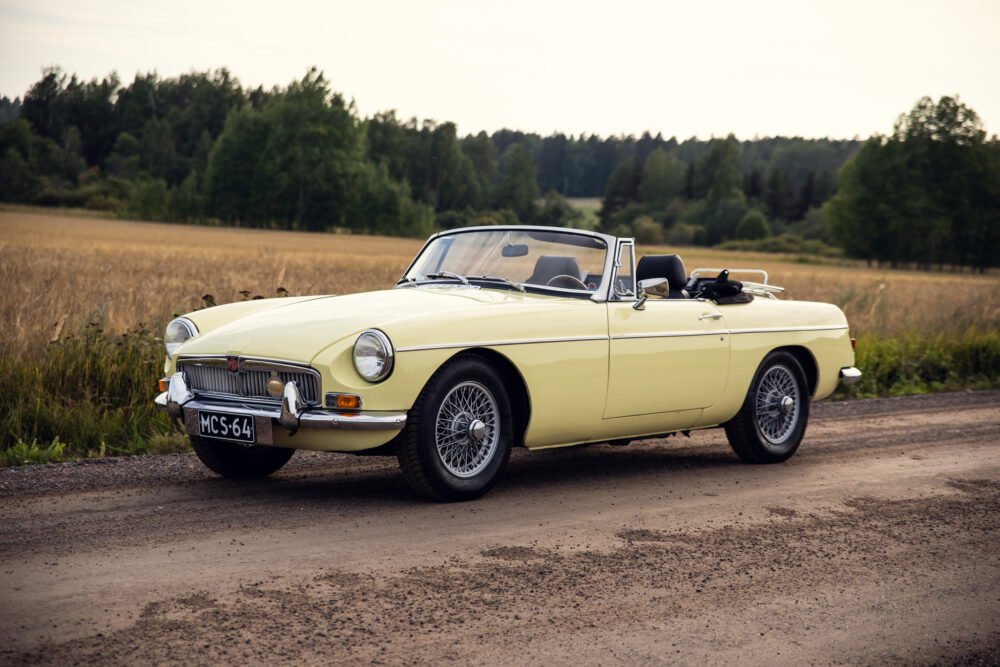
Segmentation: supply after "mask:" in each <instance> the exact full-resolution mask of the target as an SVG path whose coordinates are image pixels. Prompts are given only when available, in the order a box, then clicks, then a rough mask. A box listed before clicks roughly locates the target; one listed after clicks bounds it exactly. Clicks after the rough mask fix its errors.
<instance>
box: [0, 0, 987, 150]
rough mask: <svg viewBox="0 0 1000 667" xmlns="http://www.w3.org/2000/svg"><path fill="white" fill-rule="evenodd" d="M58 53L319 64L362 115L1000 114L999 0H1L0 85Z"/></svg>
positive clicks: (566, 120) (836, 122)
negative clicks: (964, 108)
mask: <svg viewBox="0 0 1000 667" xmlns="http://www.w3.org/2000/svg"><path fill="white" fill-rule="evenodd" d="M48 65H59V66H61V67H62V68H63V70H65V71H67V72H70V73H72V72H75V73H76V74H78V75H79V76H80V77H82V78H86V79H89V78H93V77H102V76H104V75H106V74H108V73H109V72H111V71H112V70H115V71H117V72H118V73H119V75H120V76H121V78H122V80H123V81H130V80H131V79H132V78H133V77H134V76H135V74H136V72H146V71H150V70H156V71H157V72H159V73H160V74H161V75H162V76H175V75H178V74H181V73H184V72H187V71H190V70H198V71H204V70H207V69H214V68H217V67H227V68H229V70H230V71H231V72H232V73H233V74H234V75H235V76H236V77H238V78H239V80H240V81H241V82H242V83H243V84H244V86H256V85H258V84H263V85H264V86H265V87H271V86H273V85H281V86H284V85H286V84H287V83H288V82H290V81H291V80H293V79H296V78H301V77H302V75H303V74H305V72H306V70H307V69H308V68H309V67H310V66H311V65H315V66H317V67H319V68H320V69H321V70H323V71H324V72H325V73H326V75H327V78H328V79H329V80H330V81H331V82H332V85H333V88H334V89H335V90H337V91H340V92H342V93H343V94H344V95H345V96H346V97H347V98H348V99H351V98H353V99H354V100H355V103H356V104H357V107H358V110H359V111H360V113H361V114H362V115H371V114H373V113H375V112H377V111H382V110H386V109H396V110H397V112H398V113H399V115H400V116H401V117H403V118H409V117H411V116H417V117H419V118H421V119H424V118H432V119H436V120H439V121H443V120H452V121H454V122H456V123H457V124H458V128H459V132H460V133H462V134H465V133H470V132H477V131H479V130H487V131H490V132H492V131H493V130H496V129H499V128H502V127H507V128H511V129H521V130H525V131H534V132H539V133H541V134H549V133H551V132H553V131H562V132H565V133H567V134H579V133H581V132H587V133H596V134H600V135H604V136H606V135H609V134H635V135H638V134H640V133H642V132H643V131H644V130H650V131H651V132H652V133H653V134H656V133H657V132H662V133H663V135H664V136H666V137H669V136H671V135H674V136H677V137H678V138H681V139H683V138H686V137H689V136H694V135H697V136H699V137H701V138H707V137H709V136H712V135H716V136H719V135H725V134H728V133H729V132H733V133H735V134H736V135H737V136H738V137H740V138H744V139H745V138H751V137H754V136H769V135H801V136H806V137H819V136H830V137H834V138H850V137H854V136H856V135H857V136H860V137H867V136H869V135H870V134H872V133H873V132H882V133H887V132H889V131H891V129H892V123H893V121H894V119H895V118H896V116H897V115H898V114H900V113H902V112H904V111H907V110H909V109H910V108H911V107H912V106H913V104H914V103H915V102H916V101H917V99H918V98H920V97H921V96H923V95H930V96H932V97H934V98H937V97H939V96H941V95H955V94H957V95H959V96H960V97H961V99H962V100H963V101H964V102H965V103H966V104H968V105H970V106H971V107H972V108H973V109H975V110H976V111H977V112H978V113H979V115H980V117H981V118H982V119H983V122H984V124H985V126H986V128H987V130H988V131H989V132H990V133H991V134H993V133H1000V0H934V1H930V2H927V1H924V0H917V1H902V0H900V1H897V0H892V1H884V2H882V1H879V0H868V1H856V0H835V1H827V2H810V1H809V0H788V1H784V0H754V1H752V2H750V1H746V0H743V1H739V0H736V1H732V2H722V1H718V0H709V1H695V0H689V1H687V2H670V1H662V2H638V1H634V0H610V1H608V0H605V1H603V2H592V1H590V0H577V1H566V2H561V1H560V2H556V1H546V0H533V1H522V0H504V1H503V2H496V1H493V2H475V1H473V0H466V1H464V2H463V1H449V0H417V1H412V0H411V1H401V2H386V1H383V2H373V1H369V2H364V1H363V0H360V1H359V0H354V1H352V2H335V1H327V2H305V1H301V0H284V1H281V2H275V1H274V0H268V1H267V2H257V1H256V0H253V1H250V0H245V1H241V2H229V1H213V0H201V1H200V2H192V1H189V0H170V1H169V2H167V1H164V2H153V1H149V0H92V1H91V2H78V1H74V2H69V1H63V2H55V1H52V0H31V1H28V0H0V95H7V96H8V97H11V98H13V97H15V96H22V95H23V94H24V93H25V91H26V90H27V89H28V87H29V86H30V85H31V84H32V83H34V82H35V81H37V80H38V79H39V78H40V77H41V69H42V68H43V67H45V66H48Z"/></svg>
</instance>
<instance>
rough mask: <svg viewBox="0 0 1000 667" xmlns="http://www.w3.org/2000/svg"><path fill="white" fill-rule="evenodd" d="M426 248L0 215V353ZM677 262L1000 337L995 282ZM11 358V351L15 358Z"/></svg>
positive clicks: (119, 327)
mask: <svg viewBox="0 0 1000 667" xmlns="http://www.w3.org/2000/svg"><path fill="white" fill-rule="evenodd" d="M420 245H421V241H419V240H411V239H395V238H381V237H374V236H346V235H333V234H316V233H304V232H288V231H271V230H251V229H236V228H218V227H200V226H190V225H172V224H158V223H146V222H132V221H123V220H107V219H95V218H86V217H74V216H69V215H52V214H46V213H41V212H38V211H21V210H14V211H0V280H2V281H3V297H2V300H0V317H2V318H3V322H4V324H5V332H4V340H3V343H0V346H2V347H8V346H13V349H19V350H21V351H27V350H30V349H37V348H38V347H39V346H42V345H44V344H45V343H47V342H49V341H51V340H54V339H58V338H59V337H60V336H65V335H67V334H69V333H72V332H75V331H78V330H79V329H80V327H82V326H84V325H86V324H87V323H89V322H96V323H97V324H98V325H99V326H101V327H102V328H103V329H104V330H105V331H108V332H112V333H120V332H123V331H126V330H132V329H136V328H138V327H140V326H141V325H146V326H151V327H154V328H156V329H157V330H158V328H159V327H161V326H162V325H163V324H164V323H165V322H166V321H167V320H168V319H169V318H170V317H171V316H172V315H174V314H179V313H184V312H188V311H190V310H193V309H195V308H198V307H200V306H201V305H202V304H203V301H202V297H203V296H204V295H208V294H210V295H212V297H213V299H214V301H215V302H216V303H225V302H229V301H235V300H239V299H241V298H248V297H253V296H256V295H261V296H275V295H277V294H278V293H279V290H280V289H284V290H287V292H288V293H289V294H293V295H295V294H344V293H350V292H361V291H366V290H373V289H380V288H385V287H389V286H391V285H393V284H394V283H395V281H396V280H397V279H398V278H399V276H400V275H401V274H402V272H403V271H404V270H405V268H406V266H407V265H408V263H409V261H410V260H411V259H412V257H413V255H414V254H415V253H416V252H417V250H418V249H419V248H420ZM639 252H640V253H648V252H680V254H681V256H682V257H683V259H684V261H685V264H686V266H687V268H688V270H689V271H690V270H691V269H693V268H695V267H698V266H714V267H720V266H721V267H730V268H763V269H765V270H767V271H769V272H770V275H771V282H772V283H774V284H777V285H782V286H784V287H785V288H786V289H787V297H786V298H794V299H805V300H818V301H828V302H831V303H835V304H837V305H839V306H840V307H841V308H843V309H844V310H845V312H846V313H847V315H848V318H849V321H850V323H851V329H852V333H853V334H855V335H859V336H860V335H864V334H869V335H874V336H878V337H888V336H899V335H906V334H913V333H915V334H919V335H930V334H951V333H955V334H956V335H959V334H961V333H963V332H965V331H968V330H970V329H975V330H980V331H983V330H985V331H996V330H998V329H1000V290H998V288H1000V280H998V278H997V277H996V276H995V275H988V276H978V275H972V274H941V273H918V272H907V271H890V270H880V269H871V268H868V267H866V266H865V265H864V264H862V263H850V262H841V263H839V264H836V265H833V264H819V265H817V264H805V263H801V262H799V261H797V259H796V258H794V257H783V256H775V255H766V254H755V253H738V252H722V251H713V250H711V249H705V248H681V249H676V248H672V249H669V248H640V249H639ZM8 349H11V348H10V347H8Z"/></svg>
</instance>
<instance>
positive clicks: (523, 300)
mask: <svg viewBox="0 0 1000 667" xmlns="http://www.w3.org/2000/svg"><path fill="white" fill-rule="evenodd" d="M475 315H476V317H467V316H466V317H446V318H440V319H434V318H425V319H422V320H410V321H406V322H402V323H400V324H389V325H387V326H385V327H383V329H384V331H385V333H386V334H387V335H388V336H389V338H390V339H391V340H392V341H393V342H394V343H395V344H396V346H397V347H396V358H395V366H394V369H393V372H392V375H391V376H390V377H389V378H388V379H387V380H385V381H384V382H381V383H378V384H371V383H368V382H365V381H364V380H363V379H361V378H360V377H359V376H358V375H357V373H356V372H355V370H354V361H353V357H352V350H353V346H354V338H355V337H354V336H351V337H348V338H343V339H341V340H340V341H337V342H336V343H334V344H333V345H331V346H329V347H328V348H326V349H324V350H323V351H322V352H321V353H320V354H319V355H317V356H316V357H315V358H314V359H313V360H312V366H313V367H314V368H316V369H317V370H319V371H320V373H321V375H322V379H323V390H324V391H342V392H349V393H357V394H360V395H361V396H362V401H363V409H365V410H409V409H410V408H411V407H412V405H413V403H414V401H416V399H417V396H418V395H419V394H420V391H421V390H422V389H423V388H424V386H425V385H426V384H427V382H428V381H429V380H430V379H431V377H432V376H433V374H434V372H435V371H437V369H438V368H440V367H441V366H442V365H443V364H445V363H446V362H447V361H448V360H449V359H450V358H452V357H453V356H455V355H456V354H460V353H462V352H464V351H468V350H473V349H476V348H484V349H490V350H493V351H495V352H497V353H498V354H500V355H502V356H504V357H506V358H507V359H509V360H510V361H511V362H512V363H513V364H514V366H515V367H516V368H517V370H518V372H519V373H520V374H521V376H522V378H523V379H524V381H525V383H526V384H527V386H528V394H529V402H530V405H531V421H530V422H529V425H528V431H527V433H526V442H527V444H528V446H536V445H544V444H551V443H561V442H568V441H580V440H585V439H590V438H589V437H588V436H589V434H590V433H593V432H594V431H595V430H599V428H600V422H601V415H602V413H603V410H604V401H605V395H606V393H605V392H606V387H607V369H608V335H607V317H606V314H605V310H604V306H603V304H597V303H594V302H591V301H587V300H575V299H538V298H534V297H530V296H528V297H522V296H520V295H516V296H515V295H512V296H511V298H510V299H509V300H508V301H507V302H506V303H504V304H497V305H496V306H495V307H491V308H482V309H477V312H476V313H475Z"/></svg>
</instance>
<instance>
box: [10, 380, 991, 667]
mask: <svg viewBox="0 0 1000 667" xmlns="http://www.w3.org/2000/svg"><path fill="white" fill-rule="evenodd" d="M77 662H79V663H112V664H136V663H140V664H141V663H151V662H157V663H161V662H167V663H185V664H191V663H198V664H207V663H220V662H221V663H239V664H245V663H247V662H249V663H268V664H283V663H284V664H289V663H295V664H300V663H314V662H320V663H365V664H368V663H376V664H403V663H430V664H448V663H460V664H470V663H471V664H496V663H516V664H547V665H549V664H573V665H589V664H602V665H603V664H651V663H652V664H659V663H687V664H706V663H711V664H734V663H740V664H769V665H770V664H843V663H849V664H850V663H865V664H883V663H896V664H998V663H1000V393H998V392H976V393H961V394H946V395H937V396H927V397H917V398H907V399H880V400H875V401H855V402H849V403H825V404H817V405H816V406H814V415H813V420H812V422H811V424H810V427H809V430H808V432H807V434H806V441H805V443H804V444H803V446H802V449H801V450H800V451H799V453H798V454H797V455H796V456H795V457H794V458H793V459H792V460H791V461H789V462H788V463H786V464H783V465H775V466H748V465H744V464H741V463H739V462H738V461H737V460H736V459H735V458H734V456H733V455H732V454H731V453H730V451H729V448H728V446H727V445H726V444H725V436H724V434H723V433H722V432H721V431H710V432H704V433H696V434H692V437H691V438H690V439H685V438H683V437H681V438H671V439H669V440H666V441H656V442H651V443H643V444H639V445H632V446H630V447H625V448H621V447H618V448H616V447H610V446H606V445H601V446H591V447H584V448H576V449H570V450H561V451H550V452H542V453H534V454H532V453H528V452H516V453H515V455H514V456H513V458H512V460H511V465H510V467H509V469H508V471H507V475H506V477H505V478H504V480H503V481H502V482H501V484H500V485H499V486H498V487H497V488H496V489H495V490H494V491H493V492H492V493H491V494H490V495H488V496H487V497H485V498H483V499H481V500H479V501H475V502H470V503H463V504H457V505H443V504H430V503H426V502H423V501H420V500H417V499H416V498H414V497H413V496H412V495H411V493H410V492H409V491H408V490H407V488H406V487H405V484H404V482H403V480H402V478H401V477H400V474H399V473H398V471H397V469H396V466H395V461H394V460H392V459H379V458H374V457H371V458H358V457H349V456H341V455H318V454H316V455H302V454H301V453H299V454H297V455H296V457H295V458H294V459H293V460H292V463H291V464H290V465H289V466H288V467H287V468H285V469H284V470H283V471H282V472H281V473H279V474H278V475H276V476H275V477H274V478H273V479H270V480H267V481H264V482H253V483H234V482H230V481H226V480H222V479H219V478H215V477H212V476H211V475H210V474H209V473H208V472H207V471H205V470H204V469H203V468H202V467H201V465H200V464H199V463H198V462H197V460H196V459H195V458H194V457H193V456H191V455H177V456H162V457H137V458H132V459H113V460H107V461H94V462H88V463H82V464H61V465H51V466H35V467H26V468H18V469H5V470H0V663H3V664H21V663H54V664H72V663H77Z"/></svg>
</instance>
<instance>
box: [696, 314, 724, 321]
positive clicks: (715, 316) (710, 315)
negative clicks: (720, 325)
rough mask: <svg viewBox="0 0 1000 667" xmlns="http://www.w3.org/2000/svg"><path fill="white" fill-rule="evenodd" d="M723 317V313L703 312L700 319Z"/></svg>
mask: <svg viewBox="0 0 1000 667" xmlns="http://www.w3.org/2000/svg"><path fill="white" fill-rule="evenodd" d="M721 317H722V313H702V315H701V317H699V318H698V319H699V320H718V319H720V318H721Z"/></svg>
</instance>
